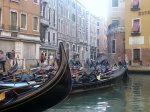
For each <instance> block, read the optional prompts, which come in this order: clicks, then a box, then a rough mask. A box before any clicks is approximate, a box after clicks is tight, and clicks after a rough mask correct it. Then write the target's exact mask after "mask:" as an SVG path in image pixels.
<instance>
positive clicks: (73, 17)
mask: <svg viewBox="0 0 150 112" xmlns="http://www.w3.org/2000/svg"><path fill="white" fill-rule="evenodd" d="M72 21H74V22H75V15H74V14H72Z"/></svg>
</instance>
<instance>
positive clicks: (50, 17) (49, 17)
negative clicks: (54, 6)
mask: <svg viewBox="0 0 150 112" xmlns="http://www.w3.org/2000/svg"><path fill="white" fill-rule="evenodd" d="M50 21H51V8H50V9H49V22H50Z"/></svg>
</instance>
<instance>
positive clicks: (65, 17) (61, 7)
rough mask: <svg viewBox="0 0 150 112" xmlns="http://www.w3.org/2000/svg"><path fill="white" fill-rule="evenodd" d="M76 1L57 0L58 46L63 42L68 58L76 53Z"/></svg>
mask: <svg viewBox="0 0 150 112" xmlns="http://www.w3.org/2000/svg"><path fill="white" fill-rule="evenodd" d="M76 21H77V20H76V0H58V18H57V22H58V45H59V43H60V42H63V44H64V46H65V49H66V52H67V56H68V58H73V55H74V52H76V47H77V45H76Z"/></svg>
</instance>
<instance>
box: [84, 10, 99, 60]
mask: <svg viewBox="0 0 150 112" xmlns="http://www.w3.org/2000/svg"><path fill="white" fill-rule="evenodd" d="M87 40H88V44H87V52H86V56H87V57H86V58H89V59H93V60H95V59H96V58H97V18H96V17H95V16H94V15H92V14H91V13H89V12H87Z"/></svg>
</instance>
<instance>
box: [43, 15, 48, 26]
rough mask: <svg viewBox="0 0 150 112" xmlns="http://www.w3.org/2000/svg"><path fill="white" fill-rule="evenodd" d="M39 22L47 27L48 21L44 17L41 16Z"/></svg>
mask: <svg viewBox="0 0 150 112" xmlns="http://www.w3.org/2000/svg"><path fill="white" fill-rule="evenodd" d="M41 24H42V25H44V26H46V27H49V21H47V20H46V19H45V18H44V17H41Z"/></svg>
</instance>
